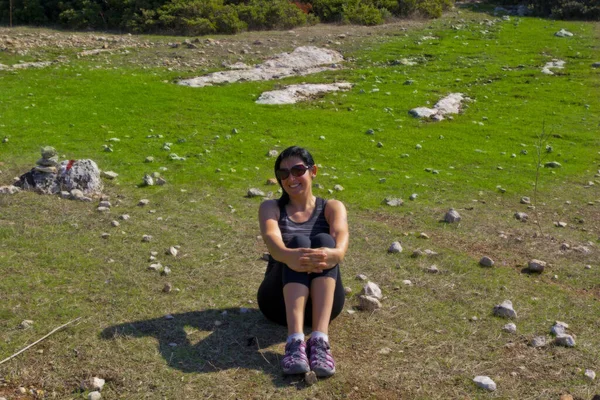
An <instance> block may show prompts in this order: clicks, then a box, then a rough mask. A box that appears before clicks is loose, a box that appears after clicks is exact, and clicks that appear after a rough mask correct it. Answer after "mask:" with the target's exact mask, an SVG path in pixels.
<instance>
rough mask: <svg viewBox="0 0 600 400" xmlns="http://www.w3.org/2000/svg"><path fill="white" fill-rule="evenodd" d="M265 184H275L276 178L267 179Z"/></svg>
mask: <svg viewBox="0 0 600 400" xmlns="http://www.w3.org/2000/svg"><path fill="white" fill-rule="evenodd" d="M267 185H269V186H274V185H277V179H276V178H269V179H267Z"/></svg>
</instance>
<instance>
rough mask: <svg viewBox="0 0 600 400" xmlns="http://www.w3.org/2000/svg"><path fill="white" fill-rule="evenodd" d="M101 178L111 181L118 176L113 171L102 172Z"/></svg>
mask: <svg viewBox="0 0 600 400" xmlns="http://www.w3.org/2000/svg"><path fill="white" fill-rule="evenodd" d="M102 176H103V177H104V178H106V179H111V180H112V179H116V178H117V177H118V176H119V174H117V173H116V172H114V171H102Z"/></svg>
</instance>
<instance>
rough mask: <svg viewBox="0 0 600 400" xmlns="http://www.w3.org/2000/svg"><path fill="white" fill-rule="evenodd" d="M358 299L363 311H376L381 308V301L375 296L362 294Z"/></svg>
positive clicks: (359, 306)
mask: <svg viewBox="0 0 600 400" xmlns="http://www.w3.org/2000/svg"><path fill="white" fill-rule="evenodd" d="M358 301H359V305H358V308H360V309H361V310H363V311H375V310H377V309H380V308H381V303H380V302H379V300H378V299H376V298H375V297H371V296H364V295H361V296H359V297H358Z"/></svg>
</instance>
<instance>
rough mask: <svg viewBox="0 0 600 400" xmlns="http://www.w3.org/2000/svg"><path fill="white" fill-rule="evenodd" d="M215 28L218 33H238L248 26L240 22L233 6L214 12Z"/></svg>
mask: <svg viewBox="0 0 600 400" xmlns="http://www.w3.org/2000/svg"><path fill="white" fill-rule="evenodd" d="M214 21H215V26H216V27H217V31H218V32H222V33H229V34H232V33H238V32H241V31H243V30H245V29H247V28H248V25H247V24H246V23H245V22H244V21H241V20H240V18H239V17H238V14H237V12H236V10H235V8H233V6H224V7H222V8H220V9H218V10H217V11H216V12H215V19H214Z"/></svg>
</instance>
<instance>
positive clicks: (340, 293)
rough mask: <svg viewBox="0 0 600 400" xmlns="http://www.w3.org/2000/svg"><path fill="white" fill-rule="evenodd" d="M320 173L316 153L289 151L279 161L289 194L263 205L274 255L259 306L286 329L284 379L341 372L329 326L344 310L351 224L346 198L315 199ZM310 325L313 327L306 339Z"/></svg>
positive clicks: (280, 176)
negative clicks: (314, 187)
mask: <svg viewBox="0 0 600 400" xmlns="http://www.w3.org/2000/svg"><path fill="white" fill-rule="evenodd" d="M317 169H318V168H317V166H316V165H315V162H314V160H313V158H312V156H311V155H310V153H309V152H308V151H307V150H306V149H303V148H301V147H297V146H293V147H289V148H287V149H285V150H284V151H283V152H282V153H281V154H280V155H279V157H277V160H276V161H275V176H276V177H277V182H279V185H280V186H281V188H282V190H283V194H282V196H281V198H279V200H266V201H264V202H263V203H262V204H261V206H260V210H259V222H260V230H261V234H262V237H263V239H264V241H265V243H266V245H267V248H268V249H269V252H270V253H271V256H270V257H269V264H268V266H267V272H266V274H265V279H264V281H263V283H262V284H261V285H260V288H259V290H258V305H259V307H260V309H261V311H262V312H263V314H264V315H265V316H266V317H267V318H269V319H270V320H272V321H275V322H277V323H279V324H282V325H287V327H288V338H287V343H286V346H285V356H284V357H283V360H282V362H281V364H282V367H283V372H284V374H300V373H305V372H308V371H309V370H313V371H314V372H315V374H316V375H317V376H320V377H326V376H331V375H333V374H334V373H335V362H334V360H333V357H332V356H331V351H330V346H329V337H328V328H329V322H330V321H331V320H332V319H333V318H335V317H337V316H338V315H339V314H340V312H341V311H342V308H343V306H344V288H343V286H342V281H341V276H340V272H339V263H340V262H342V260H343V259H344V255H345V254H346V250H347V249H348V220H347V216H346V208H345V207H344V205H343V204H342V203H341V202H340V201H337V200H329V201H327V200H324V199H321V198H317V197H315V196H314V195H313V193H312V183H313V179H314V178H315V177H316V176H317ZM305 323H306V324H310V325H312V333H311V336H310V340H308V342H305V337H304V331H303V326H304V324H305Z"/></svg>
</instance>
